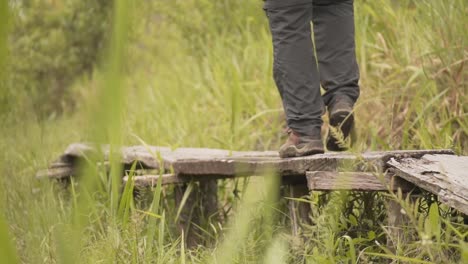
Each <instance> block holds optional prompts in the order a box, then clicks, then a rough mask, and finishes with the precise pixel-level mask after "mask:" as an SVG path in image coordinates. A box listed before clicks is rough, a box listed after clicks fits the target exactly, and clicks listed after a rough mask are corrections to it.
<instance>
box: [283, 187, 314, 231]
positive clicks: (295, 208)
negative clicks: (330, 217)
mask: <svg viewBox="0 0 468 264" xmlns="http://www.w3.org/2000/svg"><path fill="white" fill-rule="evenodd" d="M288 187H289V188H288V189H289V196H290V197H291V198H292V199H291V200H289V201H288V209H289V216H290V218H291V232H292V234H293V236H295V237H299V236H300V235H301V229H302V226H303V225H311V224H312V222H311V220H310V212H311V208H310V204H309V203H306V202H302V201H295V200H294V199H304V197H306V196H308V195H309V189H308V188H307V186H305V185H298V184H294V185H289V186H288Z"/></svg>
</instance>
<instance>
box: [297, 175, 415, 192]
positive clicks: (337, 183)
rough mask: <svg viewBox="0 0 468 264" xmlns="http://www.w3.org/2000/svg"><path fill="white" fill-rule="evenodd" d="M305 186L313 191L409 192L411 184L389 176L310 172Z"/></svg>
mask: <svg viewBox="0 0 468 264" xmlns="http://www.w3.org/2000/svg"><path fill="white" fill-rule="evenodd" d="M306 177H307V186H308V187H309V190H314V191H336V190H356V191H388V190H393V191H394V190H398V188H400V189H402V190H403V191H409V190H411V189H412V188H413V186H412V184H410V183H408V182H406V181H405V180H402V179H400V178H399V177H395V176H394V175H391V174H385V175H378V174H376V173H370V172H336V171H310V172H307V174H306Z"/></svg>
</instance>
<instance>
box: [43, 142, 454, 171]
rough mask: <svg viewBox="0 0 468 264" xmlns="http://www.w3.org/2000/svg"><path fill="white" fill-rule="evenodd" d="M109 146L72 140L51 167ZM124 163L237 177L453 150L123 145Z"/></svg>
mask: <svg viewBox="0 0 468 264" xmlns="http://www.w3.org/2000/svg"><path fill="white" fill-rule="evenodd" d="M109 153H110V150H109V146H106V145H104V146H100V147H98V146H96V145H91V144H83V143H75V144H71V145H70V146H69V147H68V148H67V149H66V151H65V152H64V154H63V155H61V156H60V158H59V159H58V160H57V161H56V162H54V163H53V164H52V165H51V166H50V168H55V167H62V166H64V165H66V166H75V165H76V161H77V160H79V159H89V157H90V156H93V155H96V156H97V157H100V160H101V162H102V161H104V162H105V161H108V159H109ZM120 153H121V161H122V163H123V164H124V165H127V166H129V165H131V164H132V163H133V162H135V161H137V162H139V163H140V164H141V165H142V167H144V168H148V169H164V170H165V171H166V173H167V172H169V171H171V172H172V171H173V172H174V173H175V174H177V175H179V176H194V177H199V176H214V177H237V176H250V175H256V174H257V175H259V174H265V173H266V172H274V173H279V174H281V175H283V176H298V175H301V176H303V175H305V172H306V171H319V170H320V171H336V170H348V171H383V170H384V169H385V166H386V164H385V162H386V161H387V160H389V159H390V158H391V157H396V158H402V157H420V156H422V155H424V154H428V153H452V151H451V150H415V151H388V152H366V153H363V154H351V153H333V152H330V153H325V154H321V155H314V156H307V157H299V158H290V159H281V158H279V157H278V154H277V152H276V151H228V150H221V149H201V148H179V149H176V150H173V151H172V150H171V149H170V148H167V147H157V146H131V147H122V148H120Z"/></svg>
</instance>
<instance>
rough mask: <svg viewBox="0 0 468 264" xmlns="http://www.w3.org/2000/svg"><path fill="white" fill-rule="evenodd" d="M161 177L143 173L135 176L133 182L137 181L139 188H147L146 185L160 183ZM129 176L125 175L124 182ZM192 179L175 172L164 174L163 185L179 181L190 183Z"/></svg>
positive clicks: (152, 185)
mask: <svg viewBox="0 0 468 264" xmlns="http://www.w3.org/2000/svg"><path fill="white" fill-rule="evenodd" d="M159 177H161V176H160V175H141V176H133V177H132V179H133V182H134V183H135V187H137V188H146V187H154V186H156V185H157V184H158V179H159ZM128 179H129V177H128V176H125V177H123V182H124V183H127V181H128ZM189 181H190V179H187V178H183V177H179V176H177V175H174V174H163V175H162V179H161V185H167V184H179V183H188V182H189Z"/></svg>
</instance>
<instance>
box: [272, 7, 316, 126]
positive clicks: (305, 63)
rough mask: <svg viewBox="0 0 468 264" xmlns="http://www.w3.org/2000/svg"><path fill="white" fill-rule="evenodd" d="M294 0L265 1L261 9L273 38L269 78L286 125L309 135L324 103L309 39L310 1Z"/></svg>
mask: <svg viewBox="0 0 468 264" xmlns="http://www.w3.org/2000/svg"><path fill="white" fill-rule="evenodd" d="M309 1H310V0H309ZM298 2H299V1H297V0H295V1H266V2H265V11H266V14H267V17H268V20H269V23H270V30H271V35H272V38H273V50H274V65H273V77H274V79H275V82H276V86H277V87H278V90H279V92H280V95H281V99H282V101H283V107H284V111H285V113H286V119H287V124H288V126H289V127H290V128H291V129H292V130H294V131H295V132H297V133H300V134H303V135H311V134H316V133H317V130H318V133H320V132H319V131H320V127H321V125H322V118H321V115H322V111H323V108H324V104H323V99H322V97H321V95H320V81H319V74H318V71H317V65H316V60H315V57H314V51H313V44H312V39H311V25H310V21H311V19H312V3H311V2H309V3H305V4H304V3H301V4H298ZM300 2H304V0H301V1H300ZM306 2H307V1H306ZM285 3H289V4H293V3H295V4H293V5H287V6H284V5H285ZM314 131H315V132H314Z"/></svg>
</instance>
